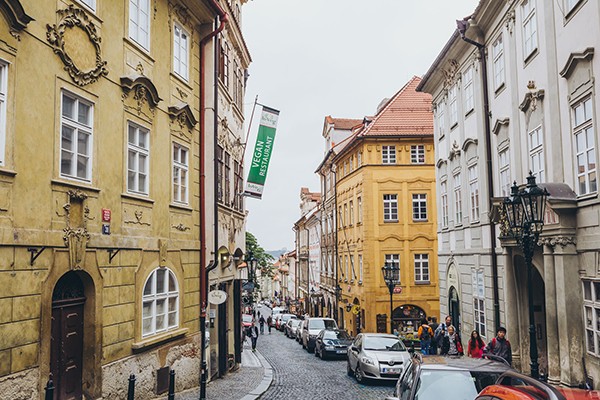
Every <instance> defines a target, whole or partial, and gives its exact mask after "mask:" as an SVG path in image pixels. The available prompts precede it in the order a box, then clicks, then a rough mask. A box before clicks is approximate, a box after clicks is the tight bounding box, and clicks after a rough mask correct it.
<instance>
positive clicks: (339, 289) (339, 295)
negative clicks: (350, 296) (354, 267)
mask: <svg viewBox="0 0 600 400" xmlns="http://www.w3.org/2000/svg"><path fill="white" fill-rule="evenodd" d="M342 290H343V289H342V287H341V286H340V285H339V284H338V285H335V289H334V291H335V310H334V313H333V315H335V321H336V322H337V324H338V325H340V321H339V319H340V314H339V308H340V300H341V299H342Z"/></svg>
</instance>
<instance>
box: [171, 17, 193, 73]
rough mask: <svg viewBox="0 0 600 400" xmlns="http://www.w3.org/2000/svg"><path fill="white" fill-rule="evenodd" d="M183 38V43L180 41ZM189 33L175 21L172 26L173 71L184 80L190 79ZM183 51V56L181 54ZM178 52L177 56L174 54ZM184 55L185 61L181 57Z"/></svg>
mask: <svg viewBox="0 0 600 400" xmlns="http://www.w3.org/2000/svg"><path fill="white" fill-rule="evenodd" d="M183 38H185V43H182V40H183ZM190 39H191V37H190V34H189V32H188V31H187V30H185V29H184V28H183V26H182V25H181V24H179V23H177V22H175V23H174V26H173V72H174V73H175V74H176V75H177V76H179V77H181V78H182V79H183V80H185V81H186V82H189V79H190V72H189V71H190ZM182 53H183V56H182ZM176 54H179V58H176V57H175V55H176ZM183 57H185V62H182V58H183Z"/></svg>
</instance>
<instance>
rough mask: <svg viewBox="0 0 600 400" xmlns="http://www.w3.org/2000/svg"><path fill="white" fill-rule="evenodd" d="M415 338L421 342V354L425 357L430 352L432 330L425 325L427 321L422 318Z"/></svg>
mask: <svg viewBox="0 0 600 400" xmlns="http://www.w3.org/2000/svg"><path fill="white" fill-rule="evenodd" d="M417 337H418V338H419V339H420V340H421V353H423V355H427V354H429V352H430V349H429V346H431V339H432V338H433V330H432V329H431V327H430V326H429V324H427V320H426V319H425V318H423V320H422V321H421V326H419V330H418V331H417Z"/></svg>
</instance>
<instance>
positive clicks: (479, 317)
mask: <svg viewBox="0 0 600 400" xmlns="http://www.w3.org/2000/svg"><path fill="white" fill-rule="evenodd" d="M471 278H472V290H473V325H474V327H475V330H476V331H477V332H479V334H480V335H481V336H483V337H485V336H486V330H487V326H486V325H487V324H486V318H485V275H484V273H483V271H482V270H479V271H477V270H473V271H472V275H471Z"/></svg>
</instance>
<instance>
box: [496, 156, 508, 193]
mask: <svg viewBox="0 0 600 400" xmlns="http://www.w3.org/2000/svg"><path fill="white" fill-rule="evenodd" d="M498 167H499V169H500V194H501V195H502V197H509V196H510V186H511V182H510V153H509V149H508V147H507V148H505V149H503V150H501V151H500V152H499V153H498Z"/></svg>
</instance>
